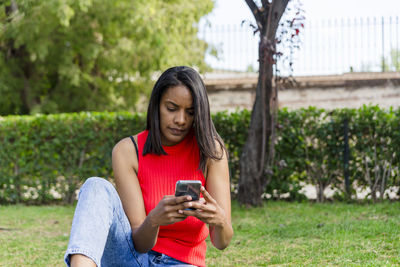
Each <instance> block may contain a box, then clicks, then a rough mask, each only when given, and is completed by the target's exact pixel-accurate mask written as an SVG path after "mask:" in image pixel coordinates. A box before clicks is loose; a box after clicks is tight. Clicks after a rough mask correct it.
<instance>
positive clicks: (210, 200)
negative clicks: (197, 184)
mask: <svg viewBox="0 0 400 267" xmlns="http://www.w3.org/2000/svg"><path fill="white" fill-rule="evenodd" d="M200 192H201V193H202V194H203V197H204V199H205V201H206V202H208V203H212V204H215V203H217V202H216V201H215V199H214V198H213V197H212V196H211V195H210V193H208V191H207V190H206V189H205V188H204V186H202V187H201V188H200Z"/></svg>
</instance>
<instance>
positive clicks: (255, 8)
mask: <svg viewBox="0 0 400 267" xmlns="http://www.w3.org/2000/svg"><path fill="white" fill-rule="evenodd" d="M245 1H246V3H247V5H248V6H249V8H250V11H251V13H253V16H254V18H255V19H256V23H257V26H258V27H260V26H261V25H260V22H261V16H260V10H259V9H258V6H257V5H256V4H255V3H254V1H252V0H245Z"/></svg>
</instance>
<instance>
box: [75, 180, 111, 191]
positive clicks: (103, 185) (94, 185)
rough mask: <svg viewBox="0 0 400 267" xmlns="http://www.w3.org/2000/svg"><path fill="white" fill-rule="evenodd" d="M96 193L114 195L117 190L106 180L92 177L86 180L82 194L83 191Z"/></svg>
mask: <svg viewBox="0 0 400 267" xmlns="http://www.w3.org/2000/svg"><path fill="white" fill-rule="evenodd" d="M86 190H90V191H95V192H98V193H99V192H107V193H111V194H114V193H116V190H115V188H114V186H113V185H112V184H111V183H110V182H109V181H107V180H106V179H104V178H100V177H90V178H88V179H86V181H85V183H84V184H83V185H82V187H81V190H80V192H82V191H86Z"/></svg>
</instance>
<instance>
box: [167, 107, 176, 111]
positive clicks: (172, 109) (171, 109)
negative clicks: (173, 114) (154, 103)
mask: <svg viewBox="0 0 400 267" xmlns="http://www.w3.org/2000/svg"><path fill="white" fill-rule="evenodd" d="M167 110H168V111H175V110H176V108H171V107H167Z"/></svg>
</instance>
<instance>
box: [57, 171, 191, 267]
mask: <svg viewBox="0 0 400 267" xmlns="http://www.w3.org/2000/svg"><path fill="white" fill-rule="evenodd" d="M72 254H83V255H85V256H87V257H89V258H91V259H92V260H93V261H94V262H95V263H96V264H97V266H105V267H107V266H140V267H147V266H154V267H162V266H186V267H187V266H193V265H190V264H187V263H184V262H181V261H179V260H176V259H174V258H171V257H169V256H167V255H164V254H161V253H158V252H155V251H150V252H148V253H139V252H137V251H136V250H135V246H134V244H133V241H132V230H131V227H130V224H129V221H128V218H127V216H126V214H125V212H124V209H123V207H122V203H121V200H120V198H119V195H118V193H117V191H116V190H115V188H114V186H113V185H112V184H111V183H109V182H108V181H107V180H105V179H102V178H97V177H92V178H89V179H87V180H86V182H85V183H84V184H83V186H82V187H81V190H80V192H79V199H78V204H77V206H76V209H75V215H74V219H73V221H72V227H71V235H70V240H69V244H68V248H67V251H66V253H65V256H64V261H65V263H66V264H67V265H68V266H70V256H71V255H72Z"/></svg>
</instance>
